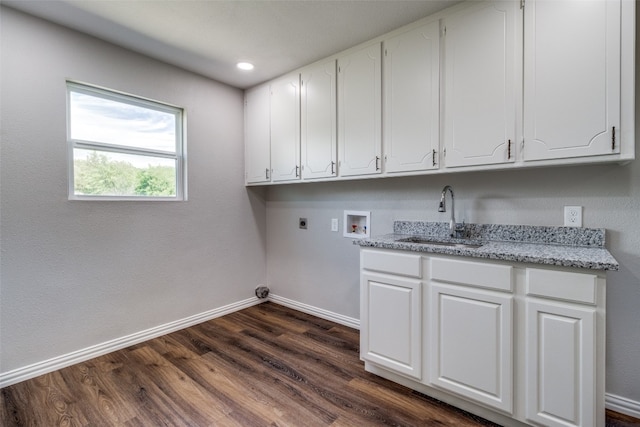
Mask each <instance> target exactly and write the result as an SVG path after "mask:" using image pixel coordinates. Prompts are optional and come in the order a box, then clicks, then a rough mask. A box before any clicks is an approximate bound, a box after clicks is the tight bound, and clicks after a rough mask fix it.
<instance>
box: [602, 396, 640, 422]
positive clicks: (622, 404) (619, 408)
mask: <svg viewBox="0 0 640 427" xmlns="http://www.w3.org/2000/svg"><path fill="white" fill-rule="evenodd" d="M604 402H605V403H604V406H605V407H606V408H607V409H609V410H611V411H615V412H619V413H621V414H625V415H629V416H631V417H634V418H638V419H640V402H636V401H635V400H631V399H627V398H626V397H622V396H616V395H615V394H609V393H607V394H605V396H604Z"/></svg>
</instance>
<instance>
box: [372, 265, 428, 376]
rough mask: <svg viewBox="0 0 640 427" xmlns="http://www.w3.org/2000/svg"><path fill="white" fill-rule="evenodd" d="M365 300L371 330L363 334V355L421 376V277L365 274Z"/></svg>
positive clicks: (390, 367) (376, 361)
mask: <svg viewBox="0 0 640 427" xmlns="http://www.w3.org/2000/svg"><path fill="white" fill-rule="evenodd" d="M362 280H363V292H362V294H363V302H364V304H365V305H366V313H367V316H368V319H367V322H368V323H369V325H370V326H371V327H370V328H369V330H368V331H369V333H368V334H365V335H362V342H361V344H362V349H363V357H364V358H365V359H366V360H370V361H372V362H375V363H377V364H379V365H381V366H385V367H387V368H389V369H393V370H394V371H396V372H398V373H400V374H403V375H406V376H409V377H412V378H416V379H420V378H421V373H422V363H421V358H422V352H421V346H422V329H421V326H420V324H421V316H420V312H421V309H420V306H421V291H422V284H421V283H420V281H419V280H412V279H406V278H399V277H394V276H389V275H380V274H376V275H373V274H367V275H363V279H362Z"/></svg>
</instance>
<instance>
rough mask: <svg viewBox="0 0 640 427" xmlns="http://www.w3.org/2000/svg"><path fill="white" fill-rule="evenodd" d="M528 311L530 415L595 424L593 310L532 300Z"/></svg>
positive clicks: (552, 422)
mask: <svg viewBox="0 0 640 427" xmlns="http://www.w3.org/2000/svg"><path fill="white" fill-rule="evenodd" d="M526 311H527V314H526V316H527V319H526V328H527V331H528V335H527V351H526V354H527V373H526V388H527V397H526V416H527V419H529V420H531V421H535V422H537V423H540V424H542V425H545V426H557V427H560V426H563V427H566V426H593V425H595V424H596V423H595V420H596V415H595V414H596V408H597V404H596V398H595V389H596V387H595V381H596V379H595V377H596V366H595V339H596V335H595V334H596V331H595V316H596V315H595V309H594V308H582V307H571V306H567V305H566V304H565V305H560V304H553V303H550V302H544V301H536V300H528V301H527V303H526Z"/></svg>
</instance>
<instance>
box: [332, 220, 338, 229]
mask: <svg viewBox="0 0 640 427" xmlns="http://www.w3.org/2000/svg"><path fill="white" fill-rule="evenodd" d="M331 231H338V218H331Z"/></svg>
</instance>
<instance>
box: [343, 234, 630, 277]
mask: <svg viewBox="0 0 640 427" xmlns="http://www.w3.org/2000/svg"><path fill="white" fill-rule="evenodd" d="M406 237H410V235H406V234H387V235H383V236H377V237H375V236H374V237H371V238H369V239H358V240H354V242H353V244H354V245H358V246H360V247H371V248H381V249H393V250H404V251H410V252H422V253H434V254H441V255H452V256H464V257H471V258H483V259H492V260H500V261H513V262H521V263H530V264H541V265H552V266H560V267H571V268H582V269H589V270H603V271H617V270H618V269H619V268H620V265H619V264H618V262H617V261H616V260H615V258H614V257H613V256H612V255H611V254H610V253H609V251H608V250H607V249H605V248H594V247H582V246H570V245H566V246H565V245H552V244H541V243H522V242H502V241H483V242H482V243H483V246H482V247H480V248H477V249H469V248H460V247H448V246H436V245H429V244H423V243H407V242H398V241H397V240H398V239H401V238H406ZM476 242H477V241H476Z"/></svg>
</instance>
